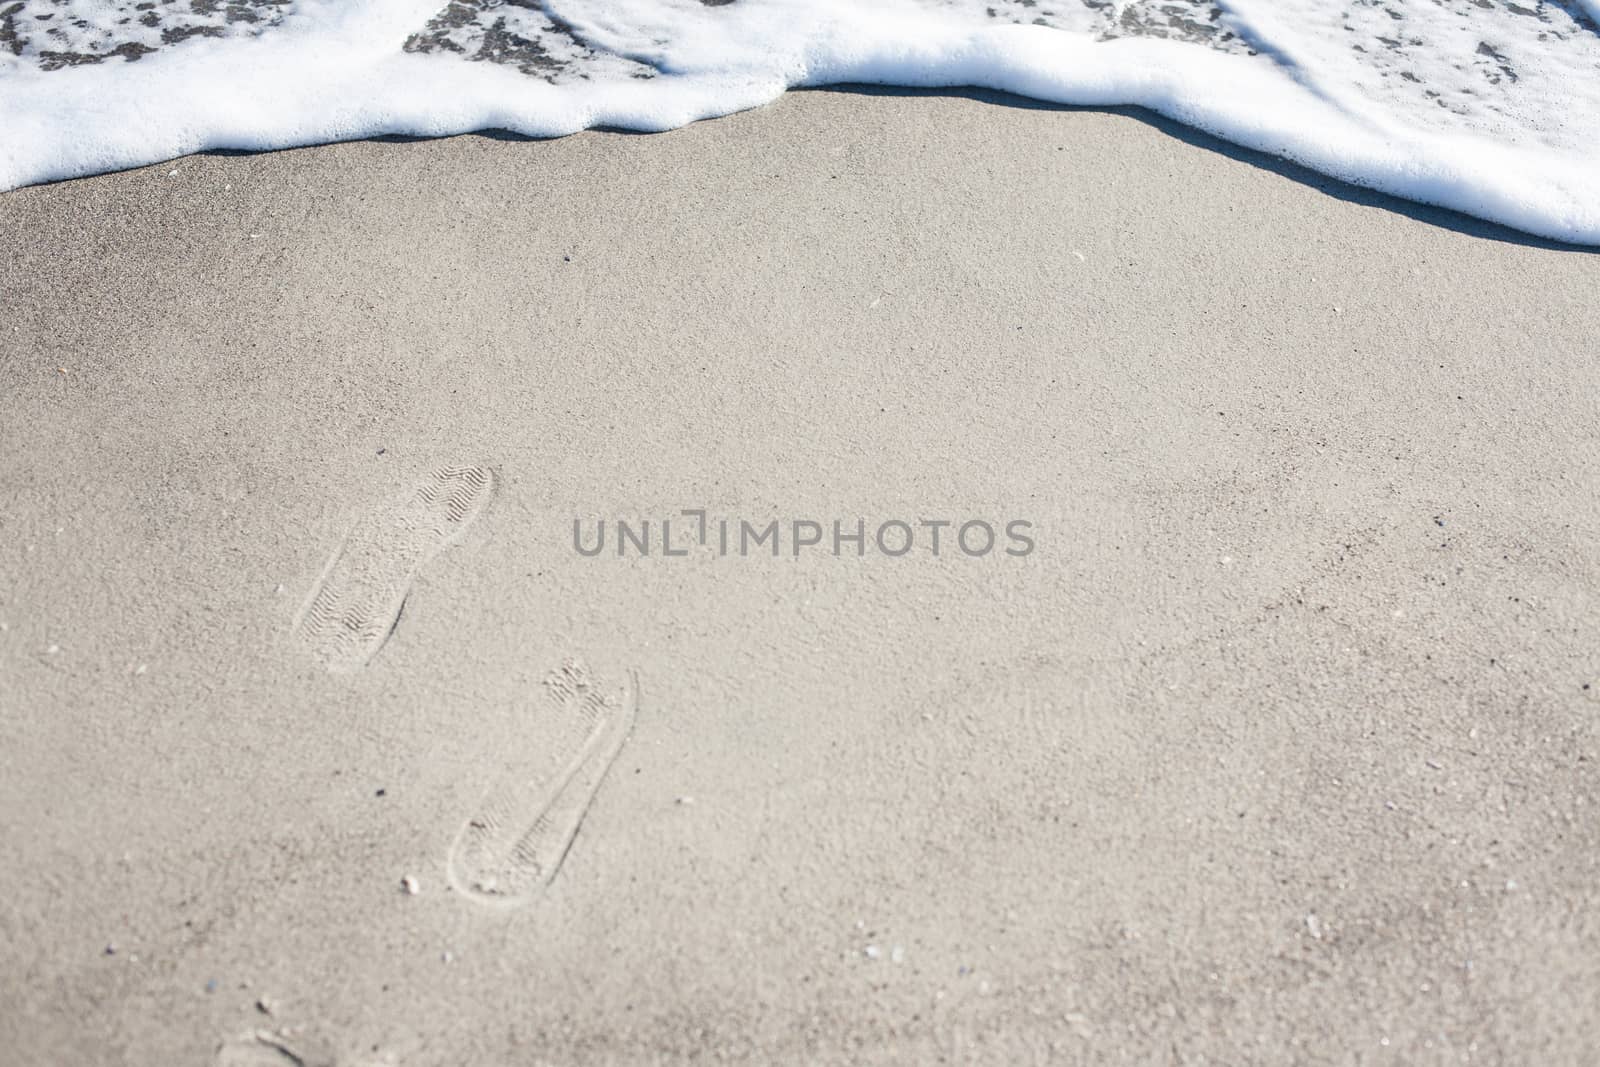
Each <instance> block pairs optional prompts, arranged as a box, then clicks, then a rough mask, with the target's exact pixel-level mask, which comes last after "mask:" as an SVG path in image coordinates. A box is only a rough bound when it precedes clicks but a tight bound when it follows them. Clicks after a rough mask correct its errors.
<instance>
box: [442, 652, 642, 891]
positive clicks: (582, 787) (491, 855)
mask: <svg viewBox="0 0 1600 1067" xmlns="http://www.w3.org/2000/svg"><path fill="white" fill-rule="evenodd" d="M638 690H639V683H638V679H637V678H635V677H633V676H632V675H631V674H630V676H629V678H628V684H627V686H626V687H625V688H624V689H623V691H622V693H621V694H618V695H612V694H608V693H605V692H602V691H601V689H600V688H599V687H598V686H597V685H596V684H595V683H594V681H593V680H592V679H591V678H590V677H589V672H588V670H587V668H585V667H584V665H583V664H582V663H580V662H577V661H574V660H569V661H568V662H567V663H566V664H564V665H563V666H562V667H561V669H560V670H558V671H552V672H551V673H550V675H549V676H548V677H547V678H546V679H545V681H544V694H543V699H542V700H540V701H538V702H537V704H538V710H537V712H536V715H537V721H536V722H535V723H534V724H533V731H534V736H533V741H534V744H531V745H530V746H529V748H528V749H527V751H525V752H523V753H519V754H518V755H517V756H516V757H515V758H514V759H513V760H512V761H511V762H510V763H509V765H508V766H506V767H505V769H504V770H503V771H502V772H501V773H500V774H499V775H497V777H496V778H495V780H494V782H493V783H492V784H491V786H490V788H489V790H488V792H487V793H486V795H485V796H484V798H483V800H482V802H481V803H480V804H479V806H478V810H477V811H476V812H475V813H474V814H473V816H472V817H471V818H470V819H468V820H467V823H466V825H465V826H463V827H462V828H461V832H460V833H459V834H457V835H456V840H455V843H454V844H453V845H452V846H451V848H450V858H449V863H448V870H449V876H450V882H451V884H452V885H453V886H454V887H455V888H456V890H457V891H459V892H461V893H465V894H466V895H468V896H469V897H471V898H473V899H474V900H478V901H482V902H485V903H492V904H517V903H521V902H522V901H524V900H526V899H527V898H528V897H529V896H531V895H532V894H533V893H534V892H536V891H537V890H539V889H540V888H542V887H543V886H545V885H548V884H549V882H550V880H551V879H552V878H554V877H555V874H556V871H557V869H558V868H559V867H560V866H561V861H562V860H563V859H564V858H565V857H566V854H567V849H568V848H570V847H571V846H572V839H573V836H574V835H576V834H577V832H578V824H579V823H581V822H582V821H583V816H584V812H586V811H587V810H588V808H589V802H590V801H591V800H593V799H594V795H595V791H596V790H598V789H599V788H600V781H601V779H603V778H604V777H605V774H606V771H607V770H608V769H610V767H611V764H612V763H613V762H614V761H615V760H616V758H617V753H618V751H620V750H621V748H622V743H623V742H624V741H626V740H627V738H628V733H629V731H631V730H632V729H633V718H634V713H635V711H636V710H637V707H638Z"/></svg>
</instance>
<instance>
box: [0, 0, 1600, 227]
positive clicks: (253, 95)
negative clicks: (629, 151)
mask: <svg viewBox="0 0 1600 1067" xmlns="http://www.w3.org/2000/svg"><path fill="white" fill-rule="evenodd" d="M1597 22H1600V0H1566V2H1541V0H1525V2H1522V3H1518V2H1514V0H1342V2H1341V0H1218V2H1216V3H1198V2H1194V0H1161V2H1159V3H1147V2H1137V0H1124V2H1113V0H880V2H877V3H860V2H849V0H721V2H715V0H545V2H543V3H536V2H535V0H447V2H446V3H445V4H443V5H442V6H441V3H440V0H12V2H10V3H7V2H6V0H0V188H15V187H17V186H21V185H28V184H31V183H35V182H43V181H51V180H55V179H61V178H71V177H78V176H82V175H87V174H95V173H100V172H103V171H109V170H116V169H120V168H125V167H133V166H139V165H143V164H147V163H153V162H159V161H161V160H165V159H171V158H174V157H176V156H180V155H184V154H187V153H190V152H195V151H200V150H203V149H211V148H234V149H271V148H285V147H290V146H295V145H305V144H313V143H318V142H326V141H337V140H348V139H352V138H359V137H368V136H374V135H378V134H413V135H424V136H436V135H445V134H453V133H462V132H467V131H470V130H476V129H486V128H500V129H506V130H510V131H513V132H516V133H522V134H527V135H530V136H538V137H544V136H557V135H562V134H567V133H572V132H575V131H577V130H581V129H585V128H587V127H592V126H597V125H606V126H615V127H622V128H626V129H634V130H667V129H671V128H674V127H677V126H682V125H684V124H686V123H689V122H693V121H695V120H697V119H701V118H707V117H712V116H717V115H725V114H728V113H730V112H733V111H737V110H741V109H745V108H750V107H756V106H759V105H761V104H764V103H767V102H769V101H771V100H772V99H774V98H775V97H777V96H778V95H779V94H781V93H782V92H783V91H784V90H786V89H788V88H790V87H792V86H815V85H825V84H838V83H845V82H868V83H879V84H886V85H899V86H908V87H952V86H977V87H983V88H989V89H997V90H1003V91H1007V92H1011V93H1016V94H1019V95H1022V96H1028V97H1033V98H1036V99H1039V100H1045V101H1051V102H1056V103H1062V104H1077V105H1089V106H1115V105H1137V106H1141V107H1145V108H1148V109H1150V110H1152V111H1156V112H1159V113H1160V114H1163V115H1165V116H1167V117H1169V118H1172V119H1174V120H1176V121H1178V122H1181V123H1185V124H1187V125H1190V126H1193V127H1195V128H1198V129H1201V130H1204V131H1206V132H1208V133H1212V134H1215V135H1216V136H1218V137H1221V138H1223V139H1226V140H1228V141H1232V142H1234V143H1236V144H1239V145H1242V146H1245V147H1248V148H1253V149H1257V150H1260V151H1262V152H1266V153H1270V154H1272V155H1275V156H1279V157H1282V158H1284V159H1289V160H1292V161H1294V162H1297V163H1300V164H1303V165H1304V166H1306V167H1309V168H1311V169H1314V170H1317V171H1321V172H1322V173H1324V174H1327V175H1330V176H1332V177H1335V178H1339V179H1342V180H1344V181H1347V182H1351V183H1354V184H1357V185H1362V186H1367V187H1370V188H1373V189H1378V190H1381V191H1384V192H1387V193H1391V194H1394V195H1396V196H1400V197H1404V198H1407V199H1411V200H1415V201H1420V202H1423V203H1427V204H1434V205H1438V206H1442V207H1447V208H1453V209H1455V210H1458V211H1461V212H1465V213H1467V214H1470V215H1475V216H1478V217H1480V218H1484V219H1488V220H1491V221H1494V222H1499V223H1503V224H1505V225H1507V226H1511V227H1515V228H1517V229H1520V230H1523V231H1526V232H1528V233H1531V234H1536V235H1539V236H1543V237H1548V238H1554V239H1558V240H1563V241H1569V242H1574V243H1580V244H1590V245H1600V31H1597Z"/></svg>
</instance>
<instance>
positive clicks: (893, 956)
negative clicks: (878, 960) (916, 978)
mask: <svg viewBox="0 0 1600 1067" xmlns="http://www.w3.org/2000/svg"><path fill="white" fill-rule="evenodd" d="M905 958H906V950H905V949H904V948H901V947H900V946H899V945H896V946H895V947H894V948H892V949H890V950H889V962H890V963H901V962H903V961H904V960H905Z"/></svg>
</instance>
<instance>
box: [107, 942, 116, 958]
mask: <svg viewBox="0 0 1600 1067" xmlns="http://www.w3.org/2000/svg"><path fill="white" fill-rule="evenodd" d="M116 954H117V946H116V945H107V946H106V955H107V956H115V955H116Z"/></svg>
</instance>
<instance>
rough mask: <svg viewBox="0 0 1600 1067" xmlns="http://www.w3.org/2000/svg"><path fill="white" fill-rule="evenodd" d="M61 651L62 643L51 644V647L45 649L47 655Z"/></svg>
mask: <svg viewBox="0 0 1600 1067" xmlns="http://www.w3.org/2000/svg"><path fill="white" fill-rule="evenodd" d="M60 651H61V646H60V645H51V646H50V647H49V648H47V649H45V653H46V654H47V655H51V656H53V655H55V654H56V653H57V652H60Z"/></svg>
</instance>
